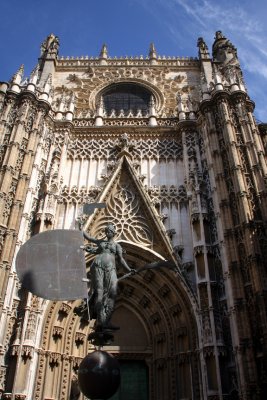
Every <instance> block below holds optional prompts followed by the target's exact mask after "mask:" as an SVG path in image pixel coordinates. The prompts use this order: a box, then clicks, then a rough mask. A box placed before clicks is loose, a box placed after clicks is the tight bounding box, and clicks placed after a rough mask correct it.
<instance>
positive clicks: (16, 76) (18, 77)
mask: <svg viewBox="0 0 267 400" xmlns="http://www.w3.org/2000/svg"><path fill="white" fill-rule="evenodd" d="M23 74H24V64H21V66H20V67H19V69H18V70H17V72H15V74H14V75H13V76H12V79H11V82H12V83H16V84H18V85H19V84H20V82H21V80H22V77H23Z"/></svg>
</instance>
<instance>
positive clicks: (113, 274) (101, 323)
mask: <svg viewBox="0 0 267 400" xmlns="http://www.w3.org/2000/svg"><path fill="white" fill-rule="evenodd" d="M115 233H116V229H115V226H114V225H113V224H108V225H107V226H106V228H105V234H106V238H105V239H95V238H93V237H91V236H89V235H88V234H87V233H86V232H83V235H84V237H85V238H86V239H87V240H88V241H89V242H92V243H94V244H96V246H97V247H91V246H84V250H85V251H87V252H88V253H91V254H96V257H95V259H94V261H93V264H92V266H91V269H90V272H91V290H92V292H93V298H94V311H95V313H96V330H105V329H111V330H115V329H119V328H118V327H115V326H114V325H112V324H111V323H110V319H111V316H112V313H113V310H114V305H115V300H116V295H117V285H118V278H117V271H116V257H117V258H118V260H119V262H120V264H121V265H122V266H123V267H124V268H125V269H126V270H127V271H128V272H130V273H132V274H134V273H135V272H136V271H135V270H134V269H131V268H130V267H129V266H128V264H127V263H126V261H125V259H124V258H123V256H122V248H121V246H120V245H119V244H118V243H117V242H115V241H114V236H115Z"/></svg>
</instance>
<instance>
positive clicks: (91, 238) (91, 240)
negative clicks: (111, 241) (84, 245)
mask: <svg viewBox="0 0 267 400" xmlns="http://www.w3.org/2000/svg"><path fill="white" fill-rule="evenodd" d="M83 236H84V237H85V239H87V240H88V241H89V242H93V243H96V244H98V243H99V240H97V239H96V238H93V237H91V236H89V235H88V233H86V232H85V231H83Z"/></svg>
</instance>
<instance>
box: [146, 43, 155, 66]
mask: <svg viewBox="0 0 267 400" xmlns="http://www.w3.org/2000/svg"><path fill="white" fill-rule="evenodd" d="M148 56H149V60H150V62H151V64H157V51H156V48H155V45H154V43H151V44H150V47H149V53H148Z"/></svg>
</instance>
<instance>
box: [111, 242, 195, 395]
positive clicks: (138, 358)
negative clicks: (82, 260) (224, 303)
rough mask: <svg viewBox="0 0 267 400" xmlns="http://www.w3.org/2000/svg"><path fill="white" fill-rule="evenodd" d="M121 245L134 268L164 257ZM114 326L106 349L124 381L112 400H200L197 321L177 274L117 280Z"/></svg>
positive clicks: (157, 272) (151, 272)
mask: <svg viewBox="0 0 267 400" xmlns="http://www.w3.org/2000/svg"><path fill="white" fill-rule="evenodd" d="M122 245H123V248H124V249H125V250H126V255H125V258H126V259H127V262H128V263H129V264H130V265H132V266H133V267H137V265H140V264H139V263H140V260H142V262H144V263H150V262H152V261H155V260H160V259H162V257H161V256H160V255H159V254H157V253H156V252H154V251H151V250H148V249H144V248H141V247H140V246H136V245H135V244H131V243H127V242H123V243H122ZM112 323H113V324H114V325H118V326H120V330H119V331H117V332H116V333H115V338H114V342H113V343H112V344H111V345H109V346H106V347H104V350H106V351H108V352H110V353H111V354H113V355H114V356H115V357H116V358H118V360H119V362H120V365H121V377H122V383H121V386H120V388H119V390H118V392H117V393H116V394H115V395H114V396H113V397H112V400H131V399H139V400H152V399H153V400H154V399H156V400H166V398H168V399H173V400H174V399H175V400H176V399H184V398H198V396H197V395H196V396H195V393H196V392H198V390H199V389H198V388H199V375H200V374H199V362H198V355H197V347H198V346H197V329H196V319H195V316H194V313H193V307H192V302H191V299H190V295H189V293H188V292H187V288H186V287H185V285H184V282H182V281H181V277H180V276H179V274H178V273H177V272H175V271H173V270H169V269H161V270H149V269H148V270H146V271H144V272H142V273H140V274H138V275H135V276H134V277H132V278H130V279H125V280H124V281H121V282H120V285H119V293H118V298H117V301H116V308H115V311H114V314H113V317H112ZM181 382H183V384H182V383H181Z"/></svg>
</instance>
